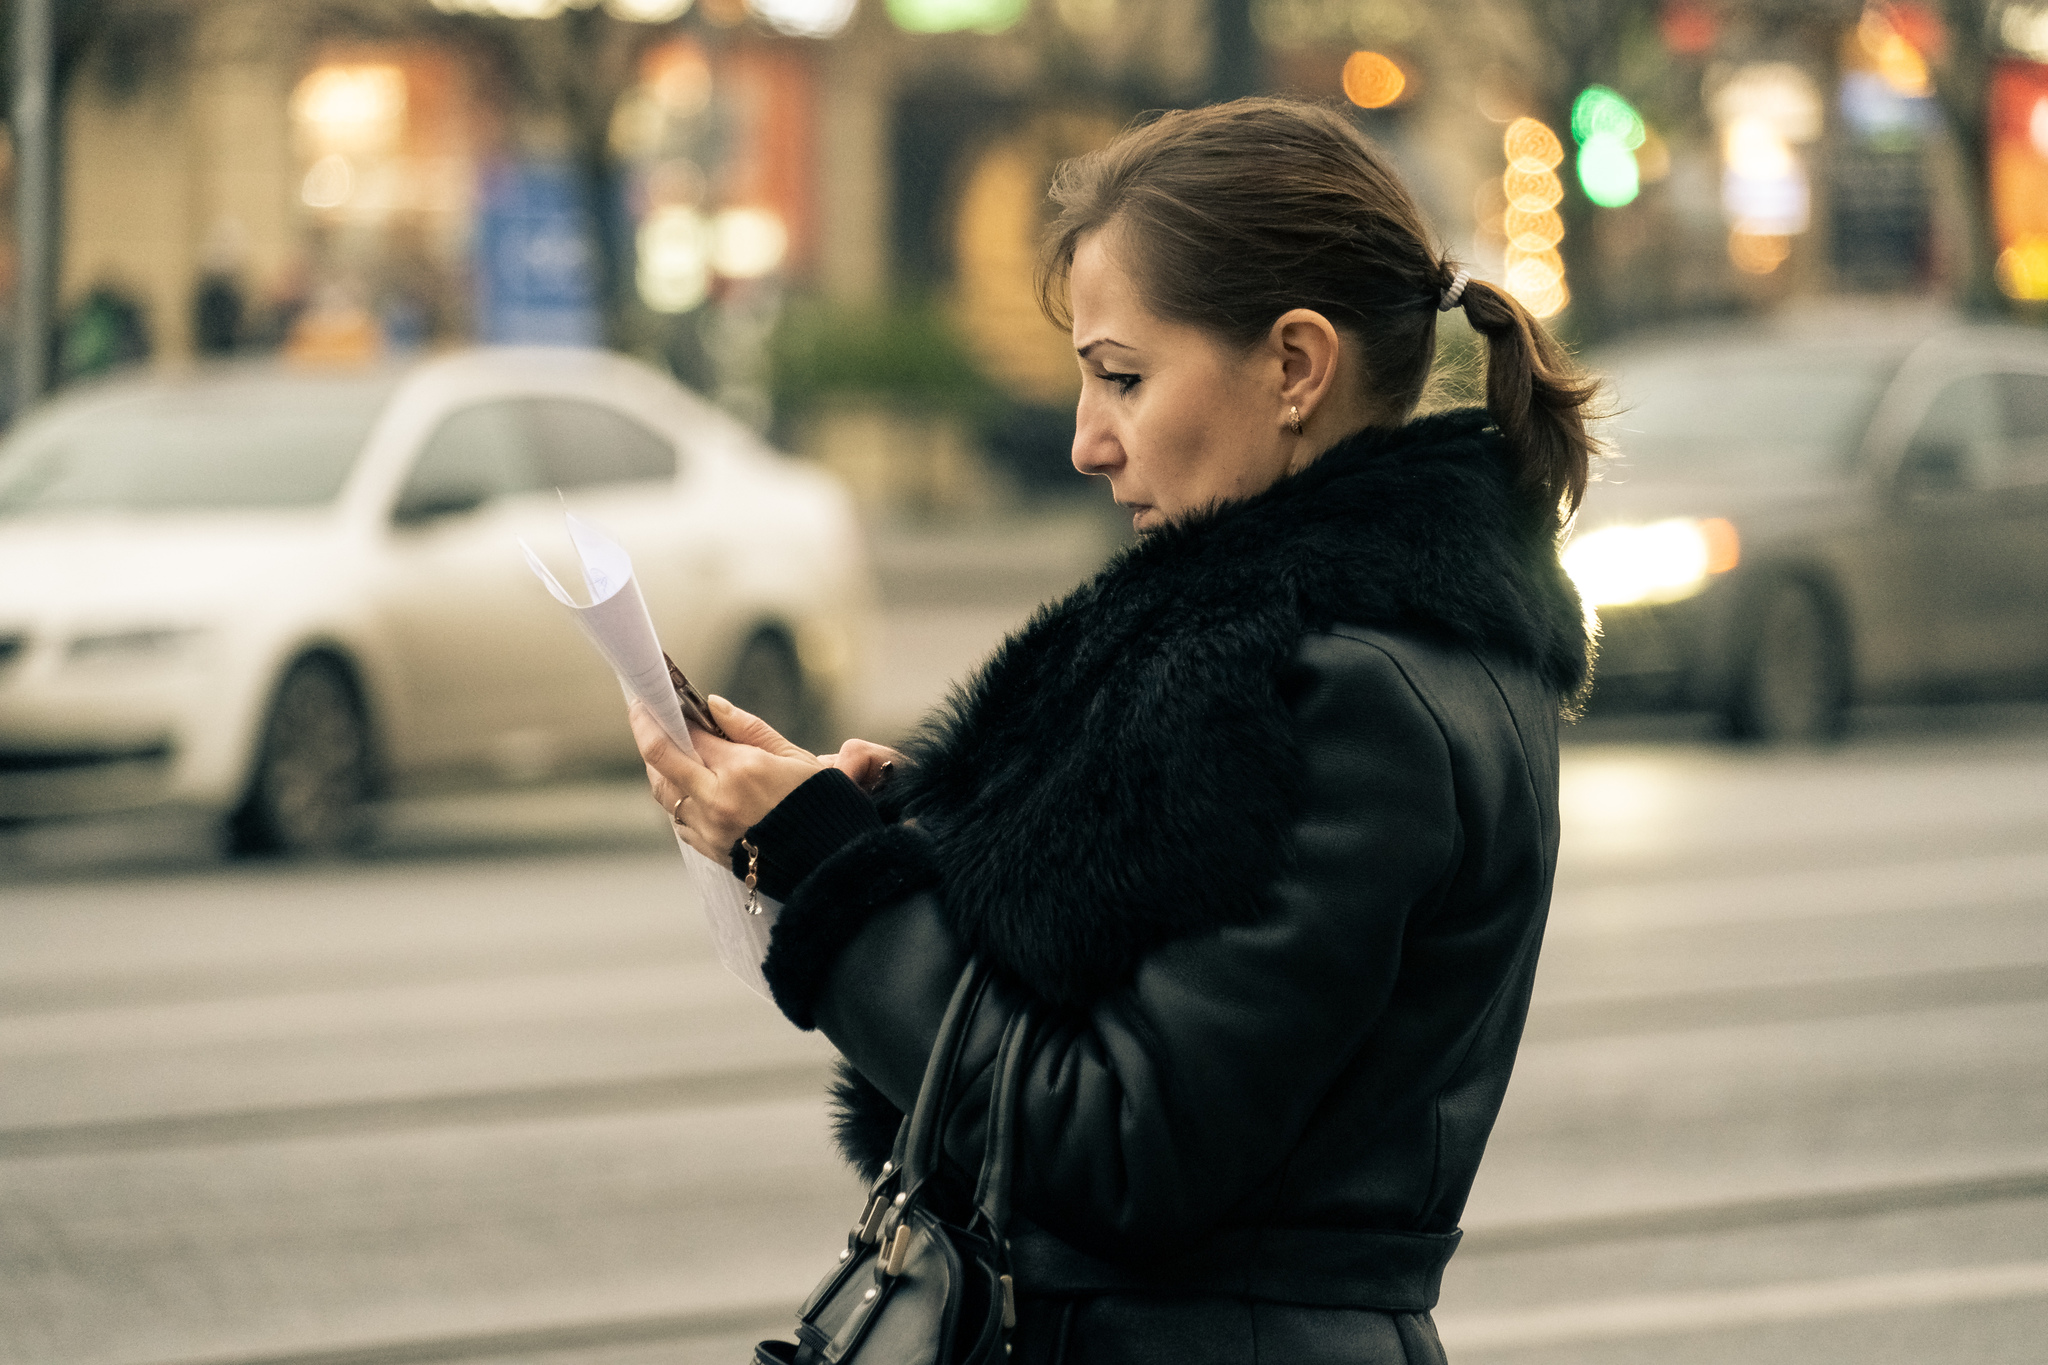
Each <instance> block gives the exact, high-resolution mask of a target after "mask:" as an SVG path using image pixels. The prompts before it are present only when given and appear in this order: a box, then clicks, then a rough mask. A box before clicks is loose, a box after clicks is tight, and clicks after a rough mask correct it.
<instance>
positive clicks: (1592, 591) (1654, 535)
mask: <svg viewBox="0 0 2048 1365" xmlns="http://www.w3.org/2000/svg"><path fill="white" fill-rule="evenodd" d="M1741 557H1742V547H1741V541H1740V540H1739V539H1738V538H1737V537H1736V534H1735V527H1734V525H1733V524H1731V523H1730V522H1728V521H1725V520H1723V519H1722V518H1720V517H1707V518H1704V519H1699V518H1693V517H1674V518H1672V519H1671V520H1669V521H1653V522H1651V523H1649V524H1648V525H1646V526H1603V527H1601V528H1600V529H1599V530H1597V531H1588V532H1586V533H1585V534H1584V535H1580V536H1574V537H1572V541H1571V544H1569V545H1567V546H1565V550H1564V571H1565V572H1566V573H1567V574H1570V575H1571V580H1572V582H1573V584H1574V585H1576V586H1577V588H1578V590H1579V598H1580V600H1581V601H1583V602H1584V603H1585V604H1586V605H1587V606H1588V607H1626V606H1635V605H1638V604H1643V605H1648V604H1651V603H1656V602H1676V601H1678V600H1680V599H1681V598H1686V597H1691V596H1692V595H1693V594H1694V593H1696V592H1698V591H1699V590H1700V589H1701V588H1704V587H1705V586H1706V585H1707V580H1708V579H1709V578H1711V577H1713V576H1714V575H1715V574H1721V573H1726V572H1728V571H1729V570H1730V569H1732V568H1734V567H1735V565H1736V562H1737V561H1738V560H1739V559H1740V558H1741Z"/></svg>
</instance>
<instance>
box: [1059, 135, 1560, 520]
mask: <svg viewBox="0 0 2048 1365" xmlns="http://www.w3.org/2000/svg"><path fill="white" fill-rule="evenodd" d="M1051 193H1052V198H1053V202H1054V203H1056V204H1058V205H1059V208H1060V212H1059V215H1058V216H1057V217H1056V218H1055V219H1054V220H1053V222H1052V225H1051V227H1050V228H1049V229H1048V233H1047V237H1046V243H1045V251H1044V255H1043V257H1042V258H1041V260H1040V263H1039V272H1038V297H1039V304H1040V306H1041V307H1042V308H1043V309H1044V310H1045V313H1046V316H1048V317H1050V318H1051V319H1052V320H1053V321H1054V322H1055V323H1057V324H1059V325H1061V326H1070V325H1072V317H1071V315H1070V314H1069V313H1068V311H1067V304H1066V285H1067V279H1068V275H1069V273H1070V272H1071V270H1072V267H1073V263H1074V252H1075V251H1076V249H1077V248H1078V247H1079V245H1080V241H1081V238H1083V237H1084V236H1086V235H1088V234H1089V233H1091V232H1095V231H1097V230H1099V229H1102V228H1105V227H1109V226H1111V225H1112V224H1113V225H1115V227H1116V229H1117V232H1118V235H1119V243H1120V245H1122V246H1124V247H1126V248H1128V251H1127V252H1126V253H1125V254H1124V256H1123V260H1124V264H1125V266H1126V267H1127V268H1128V269H1130V270H1131V271H1132V273H1133V275H1134V277H1135V279H1136V283H1137V286H1138V290H1139V292H1140V294H1141V296H1142V297H1143V298H1144V299H1145V302H1146V304H1147V306H1148V307H1150V308H1151V309H1152V311H1153V312H1155V313H1157V314H1158V315H1159V316H1161V317H1164V318H1169V319H1172V320H1173V321H1176V322H1182V323H1188V324H1192V325H1195V326H1199V327H1203V328H1205V329H1207V330H1209V331H1211V332H1213V333H1216V334H1217V335H1220V336H1222V337H1223V338H1224V339H1226V340H1227V341H1229V342H1231V343H1233V344H1236V345H1239V346H1247V347H1248V346H1251V345H1252V344H1254V343H1255V342H1257V341H1258V340H1259V339H1260V338H1262V337H1264V336H1265V335H1266V333H1267V331H1268V330H1269V329H1270V328H1271V327H1272V324H1273V321H1274V319H1276V318H1278V317H1279V316H1280V315H1281V314H1282V313H1285V312H1287V311H1288V310H1289V309H1293V308H1310V309H1314V310H1315V311H1316V312H1319V313H1321V314H1323V316H1325V317H1327V318H1328V319H1329V320H1330V322H1331V323H1332V324H1333V325H1334V326H1336V327H1337V328H1338V329H1339V330H1340V331H1341V332H1343V333H1344V334H1345V335H1346V337H1347V339H1348V340H1349V341H1350V342H1351V343H1352V344H1353V345H1355V346H1356V347H1357V348H1358V351H1359V354H1360V356H1361V358H1362V361H1363V364H1362V366H1361V368H1362V370H1363V372H1364V378H1365V383H1366V384H1367V386H1368V387H1369V389H1370V390H1371V392H1372V393H1373V394H1374V395H1375V396H1376V397H1377V398H1378V400H1379V402H1380V404H1381V414H1380V417H1381V420H1383V421H1386V422H1395V423H1398V422H1402V421H1405V420H1407V418H1408V416H1409V415H1410V414H1411V413H1412V412H1413V411H1414V410H1415V405H1416V404H1417V403H1418V402H1419V401H1420V400H1421V398H1422V393H1423V388H1424V386H1425V385H1426V384H1427V383H1428V381H1429V372H1430V367H1431V365H1432V364H1433V363H1434V362H1435V359H1436V315H1437V301H1438V298H1439V297H1440V296H1441V295H1442V293H1443V291H1444V290H1445V289H1446V288H1447V287H1448V286H1449V285H1450V284H1451V282H1452V280H1453V278H1454V276H1455V271H1456V267H1455V266H1454V265H1453V264H1452V263H1451V262H1449V261H1447V260H1445V259H1444V257H1443V256H1442V254H1441V253H1440V252H1438V251H1437V249H1436V248H1435V247H1434V246H1433V245H1432V244H1431V241H1430V233H1429V229H1428V227H1427V226H1426V225H1425V224H1424V222H1423V219H1422V214H1421V211H1420V210H1419V209H1417V208H1416V206H1415V201H1414V200H1413V199H1412V198H1411V197H1410V196H1409V194H1408V191H1407V188H1406V187H1405V186H1403V185H1402V184H1401V181H1400V179H1399V177H1397V176H1396V175H1395V174H1394V169H1393V167H1392V166H1391V165H1389V164H1388V162H1387V159H1386V158H1385V157H1384V156H1383V155H1381V153H1380V152H1379V151H1378V149H1376V148H1375V147H1373V146H1372V145H1371V144H1370V143H1369V142H1367V141H1366V140H1365V138H1364V137H1362V136H1361V135H1360V134H1359V133H1358V131H1357V130H1356V129H1355V128H1353V127H1352V125H1351V123H1350V122H1349V120H1347V119H1346V118H1344V117H1343V116H1342V115H1341V114H1339V113H1337V112H1335V111H1333V110H1331V109H1329V108H1326V107H1324V106H1322V105H1317V104H1308V103H1304V102H1301V101H1297V100H1287V99H1275V98H1269V97H1255V98H1251V99H1240V100H1232V101H1231V102H1230V103H1228V104H1218V105H1211V106H1209V107H1208V108H1204V109H1188V110H1178V111H1175V112H1172V113H1168V114H1164V115H1161V116H1159V117H1157V118H1155V119H1153V120H1151V121H1150V122H1143V123H1139V124H1137V125H1134V126H1133V127H1131V128H1128V129H1126V130H1125V131H1124V132H1123V133H1122V134H1120V135H1119V136H1118V137H1117V138H1116V140H1115V141H1113V142H1111V143H1110V144H1109V145H1108V146H1106V147H1104V148H1102V149H1101V150H1099V151H1095V152H1090V153H1089V154H1087V155H1086V156H1081V157H1076V158H1075V159H1074V160H1072V161H1069V162H1066V163H1065V164H1064V165H1062V166H1061V167H1060V169H1059V171H1058V172H1057V173H1056V174H1055V176H1054V178H1053V183H1052V191H1051ZM1463 303H1464V308H1465V316H1466V318H1467V320H1468V321H1470V323H1471V324H1472V327H1473V329H1474V330H1475V331H1477V332H1479V333H1480V334H1481V335H1482V336H1484V337H1485V338H1486V407H1487V411H1488V412H1489V414H1490V415H1491V416H1492V418H1493V421H1494V424H1495V425H1496V426H1498V427H1499V428H1500V430H1501V433H1502V434H1503V435H1504V436H1505V437H1506V438H1507V440H1508V444H1509V446H1510V447H1511V448H1512V449H1513V451H1514V452H1515V455H1516V458H1517V461H1518V476H1519V482H1520V483H1521V485H1522V486H1523V487H1524V488H1526V489H1528V490H1529V491H1530V492H1532V493H1534V494H1538V495H1540V496H1542V497H1544V498H1546V499H1548V500H1550V501H1552V502H1553V503H1555V504H1556V505H1558V506H1559V507H1560V508H1561V509H1562V512H1563V514H1564V515H1566V516H1569V515H1570V514H1571V513H1572V512H1573V511H1575V510H1577V508H1578V505H1579V498H1580V497H1581V495H1582V494H1583V493H1584V492H1585V487H1586V477H1587V471H1588V465H1589V460H1590V454H1591V442H1590V439H1589V437H1588V435H1587V432H1586V414H1585V408H1586V405H1587V404H1588V403H1589V402H1590V401H1591V400H1592V398H1593V396H1594V393H1595V391H1596V389H1597V387H1598V386H1597V384H1596V383H1595V382H1594V381H1593V380H1592V379H1590V378H1589V377H1587V376H1586V375H1584V374H1583V373H1581V372H1580V371H1579V370H1578V369H1577V367H1576V366H1574V365H1573V364H1572V362H1571V359H1570V357H1569V356H1567V355H1566V353H1565V351H1564V348H1563V347H1562V346H1560V345H1559V344H1558V343H1557V341H1556V340H1555V339H1554V338H1553V337H1552V336H1551V335H1550V333H1549V332H1548V331H1547V330H1546V329H1545V328H1544V326H1543V324H1542V323H1541V322H1539V321H1537V320H1536V319H1535V318H1534V317H1532V316H1530V314H1529V312H1528V310H1527V309H1525V308H1523V307H1522V305H1521V304H1519V303H1517V302H1516V301H1515V300H1514V298H1513V297H1511V296H1510V295H1509V294H1507V293H1506V292H1505V291H1503V290H1501V289H1499V288H1497V287H1495V286H1494V285H1491V284H1488V283H1486V282H1485V281H1483V280H1472V281H1469V282H1468V283H1467V284H1466V286H1465V292H1464V297H1463Z"/></svg>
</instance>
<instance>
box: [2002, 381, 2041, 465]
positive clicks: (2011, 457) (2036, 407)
mask: <svg viewBox="0 0 2048 1365" xmlns="http://www.w3.org/2000/svg"><path fill="white" fill-rule="evenodd" d="M1998 387H1999V389H2000V391H2001V396H2002V397H2003V398H2004V399H2005V404H2004V407H2005V441H2006V446H2005V468H2004V471H2003V477H2002V478H2001V479H2000V482H2001V483H2005V484H2048V374H2002V375H2000V376H1998Z"/></svg>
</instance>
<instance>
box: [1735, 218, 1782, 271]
mask: <svg viewBox="0 0 2048 1365" xmlns="http://www.w3.org/2000/svg"><path fill="white" fill-rule="evenodd" d="M1791 255H1792V239H1791V238H1790V237H1787V236H1785V235H1783V234H1782V233H1772V232H1744V231H1742V230H1741V229H1740V228H1737V229H1735V230H1734V231H1732V232H1730V233H1729V234H1728V259H1729V260H1731V261H1733V262H1734V263H1735V268H1736V269H1737V270H1740V271H1742V272H1743V273H1744V274H1746V275H1768V274H1770V273H1771V272H1772V271H1774V270H1776V269H1777V268H1778V267H1779V266H1781V265H1783V264H1785V262H1786V260H1787V259H1788V258H1789V257H1790V256H1791Z"/></svg>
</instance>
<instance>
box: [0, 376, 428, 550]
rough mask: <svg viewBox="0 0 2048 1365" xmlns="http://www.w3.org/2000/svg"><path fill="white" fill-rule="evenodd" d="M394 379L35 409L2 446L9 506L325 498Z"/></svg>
mask: <svg viewBox="0 0 2048 1365" xmlns="http://www.w3.org/2000/svg"><path fill="white" fill-rule="evenodd" d="M394 383H395V381H394V380H391V379H388V378H382V377H375V378H368V379H353V380H328V379H315V378H307V379H284V378H277V379H263V380H250V379H238V380H230V381H226V382H218V383H200V384H195V385H193V386H192V387H190V388H178V389H169V390H163V391H157V392H144V393H140V394H129V395H124V396H119V397H109V398H108V399H107V400H106V401H104V402H92V403H88V404H85V405H82V406H72V407H65V408H61V409H59V410H57V411H55V412H53V413H50V414H48V415H47V416H43V417H39V418H30V419H29V420H28V421H26V422H24V423H22V425H21V426H20V427H18V428H17V429H16V430H15V432H14V433H13V434H11V435H10V436H9V437H8V439H7V441H6V443H5V444H4V445H0V516H21V515H26V514H28V513H34V512H63V511H114V510H122V511H134V512H159V511H181V510H192V509H200V508H207V509H213V508H219V509H232V508H257V507H318V506H322V505H324V504H326V503H330V502H332V501H334V499H335V497H336V496H338V495H339V494H340V492H341V487H342V484H343V483H344V482H345V481H346V480H347V478H348V473H349V470H350V469H351V468H352V467H353V466H354V464H355V461H356V456H357V455H358V454H360V453H361V451H362V448H363V443H364V441H365V440H367V439H368V437H369V434H370V428H371V426H372V425H373V424H374V423H375V422H376V420H377V414H378V413H379V412H381V411H382V410H383V408H384V403H385V400H386V399H387V398H388V397H389V396H390V393H391V390H392V388H393V386H394Z"/></svg>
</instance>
